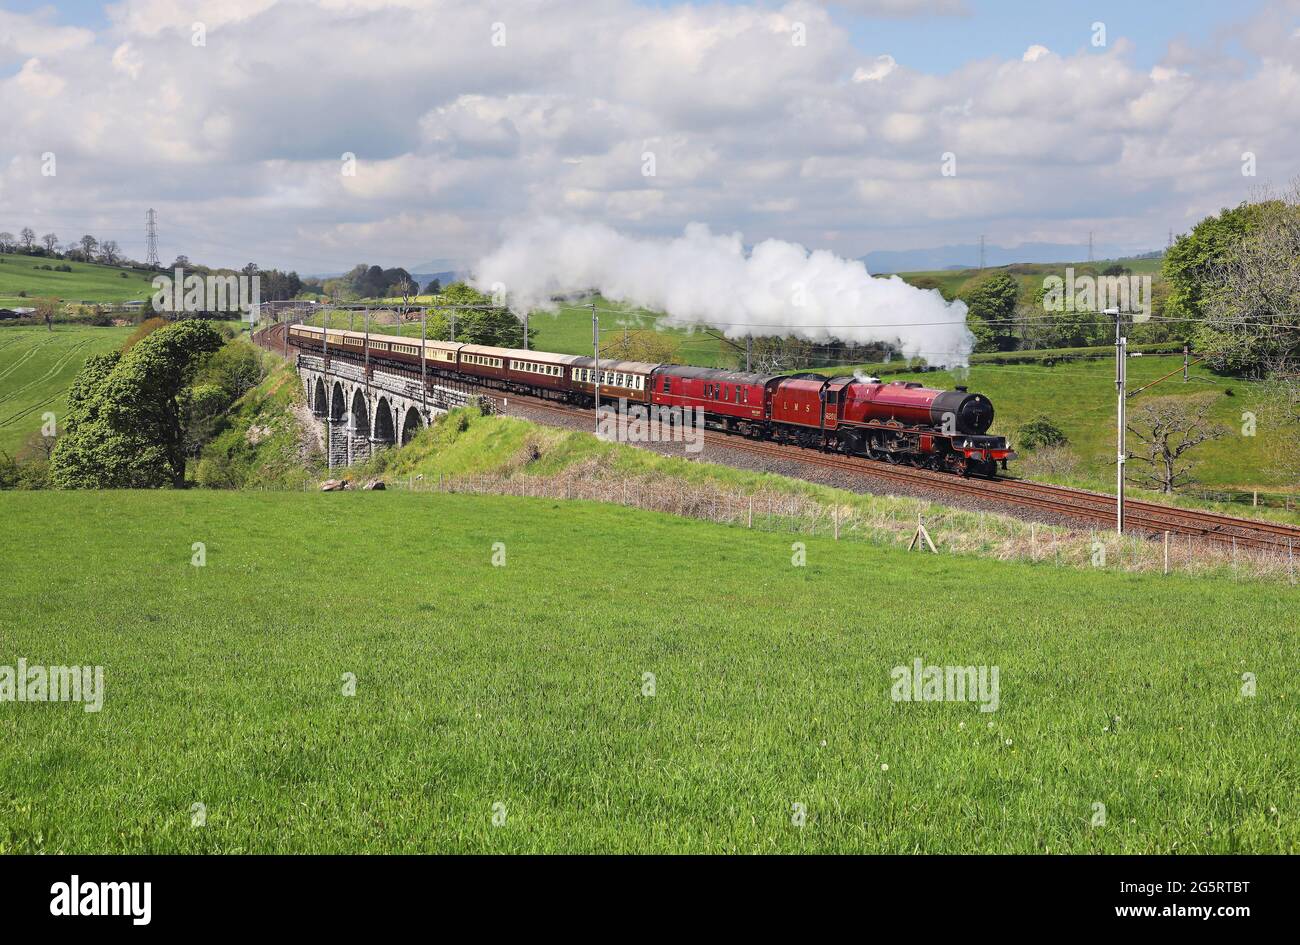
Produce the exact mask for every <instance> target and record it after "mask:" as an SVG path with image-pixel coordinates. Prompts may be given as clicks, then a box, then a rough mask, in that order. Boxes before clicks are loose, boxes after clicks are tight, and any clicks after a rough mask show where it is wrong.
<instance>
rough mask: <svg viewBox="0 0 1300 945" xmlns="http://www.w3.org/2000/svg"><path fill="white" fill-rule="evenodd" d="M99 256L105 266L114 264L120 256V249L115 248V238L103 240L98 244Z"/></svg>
mask: <svg viewBox="0 0 1300 945" xmlns="http://www.w3.org/2000/svg"><path fill="white" fill-rule="evenodd" d="M99 258H100V259H102V260H103V261H104V265H106V266H116V265H117V261H118V259H120V258H121V250H119V249H118V248H117V240H104V242H103V243H101V244H100V245H99Z"/></svg>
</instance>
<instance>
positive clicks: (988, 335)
mask: <svg viewBox="0 0 1300 945" xmlns="http://www.w3.org/2000/svg"><path fill="white" fill-rule="evenodd" d="M1019 293H1020V285H1019V284H1018V283H1017V282H1016V280H1015V278H1014V277H1013V276H1012V275H1011V274H1010V273H1006V272H999V273H996V274H994V275H992V276H989V277H988V278H987V279H985V280H984V281H983V282H981V283H980V284H979V285H977V286H975V288H973V289H971V290H970V291H969V292H967V293H966V296H965V301H966V309H967V310H966V322H967V324H968V325H969V326H970V327H971V331H973V332H974V333H975V337H976V340H977V343H978V342H979V341H980V340H983V341H984V343H985V344H986V345H991V346H992V347H986V348H983V349H980V348H979V347H978V344H977V348H976V350H992V351H1010V350H1011V349H1012V348H1013V347H1015V336H1014V335H1013V334H1012V332H1011V325H1012V321H1013V318H1014V316H1015V314H1016V297H1017V296H1018V295H1019ZM981 323H982V324H981Z"/></svg>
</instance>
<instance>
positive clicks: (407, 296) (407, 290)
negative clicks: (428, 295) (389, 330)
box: [393, 279, 419, 323]
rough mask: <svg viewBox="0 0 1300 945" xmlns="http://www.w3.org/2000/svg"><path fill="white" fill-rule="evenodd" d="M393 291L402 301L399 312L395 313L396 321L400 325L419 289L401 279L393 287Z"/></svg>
mask: <svg viewBox="0 0 1300 945" xmlns="http://www.w3.org/2000/svg"><path fill="white" fill-rule="evenodd" d="M393 289H394V290H395V291H396V292H397V295H398V298H400V299H401V300H402V308H401V311H399V312H398V313H397V320H398V322H399V323H400V322H402V321H404V320H405V319H406V317H407V314H408V313H409V312H410V310H411V300H412V299H414V298H415V294H416V292H417V291H419V287H418V286H417V285H416V284H415V283H414V282H412V281H411V280H410V279H402V280H401V281H400V282H398V283H397V285H395V286H393Z"/></svg>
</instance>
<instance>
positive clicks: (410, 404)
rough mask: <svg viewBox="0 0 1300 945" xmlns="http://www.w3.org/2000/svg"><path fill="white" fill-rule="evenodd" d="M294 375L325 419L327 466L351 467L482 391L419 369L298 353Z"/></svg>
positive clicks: (309, 402)
mask: <svg viewBox="0 0 1300 945" xmlns="http://www.w3.org/2000/svg"><path fill="white" fill-rule="evenodd" d="M297 368H298V376H299V377H300V378H301V379H302V385H303V390H304V391H305V392H306V395H307V406H309V407H310V408H311V409H312V412H313V413H314V414H315V415H316V416H317V417H319V418H320V419H321V420H322V421H324V423H325V424H326V433H327V439H326V443H327V452H328V455H329V465H330V468H331V469H334V468H336V467H340V466H350V465H352V464H353V463H356V462H360V461H361V460H364V459H367V458H369V457H370V456H371V455H372V454H374V453H376V452H378V451H379V450H383V449H387V448H388V447H390V446H401V445H402V444H404V443H406V442H408V441H409V440H410V439H411V437H413V436H414V435H415V434H416V433H418V432H419V431H420V430H422V429H424V428H425V427H426V426H428V425H429V424H430V423H431V422H432V420H433V417H434V416H435V415H436V414H440V413H446V412H447V411H448V410H450V409H452V408H453V407H460V406H463V405H464V404H466V403H468V402H469V400H470V398H471V397H474V396H482V395H480V394H478V393H477V392H476V391H475V390H474V389H473V388H472V387H470V386H468V385H462V384H459V383H456V382H448V381H446V380H444V379H442V378H427V380H426V384H425V388H424V390H423V391H421V387H420V372H419V371H407V370H404V369H401V368H391V367H387V366H385V367H378V366H376V365H373V364H372V365H370V366H369V368H368V369H367V368H366V366H365V365H363V364H362V363H360V362H355V361H351V360H348V359H345V358H335V357H331V358H329V359H328V362H327V360H326V359H325V358H323V357H321V356H320V355H314V354H299V355H298V357H297Z"/></svg>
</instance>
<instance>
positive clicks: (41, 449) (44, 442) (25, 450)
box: [15, 430, 58, 463]
mask: <svg viewBox="0 0 1300 945" xmlns="http://www.w3.org/2000/svg"><path fill="white" fill-rule="evenodd" d="M57 442H58V437H56V436H51V435H50V434H48V433H44V432H42V431H40V430H37V431H35V432H33V433H32V434H31V435H29V436H28V437H27V439H25V440H24V441H23V445H22V448H21V449H19V451H18V455H17V457H15V458H16V459H18V460H19V461H20V462H21V461H23V460H25V459H33V458H35V459H39V460H41V461H43V462H46V463H48V462H49V461H50V457H51V456H52V455H54V445H55V444H56V443H57Z"/></svg>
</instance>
